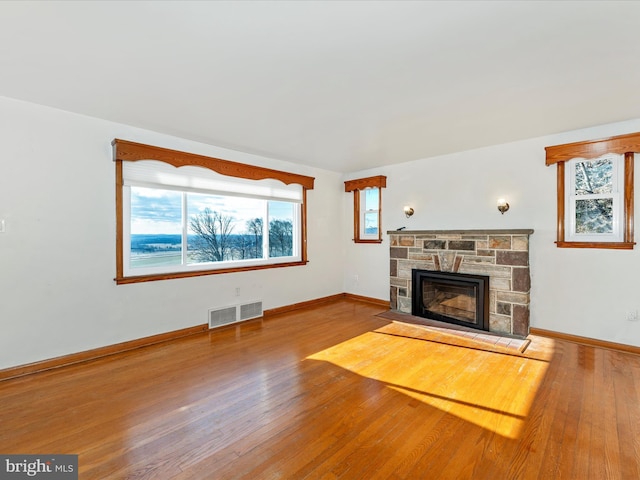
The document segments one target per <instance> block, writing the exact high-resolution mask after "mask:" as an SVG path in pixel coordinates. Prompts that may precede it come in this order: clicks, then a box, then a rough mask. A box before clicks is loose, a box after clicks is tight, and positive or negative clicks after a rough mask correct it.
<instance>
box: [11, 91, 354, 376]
mask: <svg viewBox="0 0 640 480" xmlns="http://www.w3.org/2000/svg"><path fill="white" fill-rule="evenodd" d="M114 138H121V139H126V140H131V141H135V142H140V143H147V144H152V145H157V146H161V147H166V148H172V149H178V150H184V151H188V152H193V153H199V154H203V155H209V156H214V157H219V158H224V159H228V160H232V161H238V162H243V163H248V164H252V165H259V166H266V167H269V168H275V169H279V170H287V171H292V172H294V173H299V174H303V175H309V176H314V177H315V178H316V182H315V188H314V190H311V191H309V192H308V217H309V221H308V239H309V241H308V244H309V246H308V254H309V255H308V256H309V260H310V261H309V264H308V265H307V266H301V267H291V268H275V269H269V270H260V271H255V272H242V273H234V274H226V275H210V276H204V277H197V278H187V279H176V280H165V281H156V282H148V283H140V284H132V285H120V286H117V285H116V284H115V282H114V281H113V278H114V277H115V200H114V199H115V166H114V164H113V162H112V151H111V141H112V140H113V139H114ZM0 145H1V147H0V152H2V153H1V155H2V158H1V160H0V162H2V168H1V170H0V219H4V220H5V229H6V231H5V233H0V330H1V333H0V369H2V368H7V367H11V366H16V365H22V364H26V363H30V362H35V361H38V360H43V359H48V358H53V357H57V356H61V355H66V354H70V353H74V352H80V351H84V350H88V349H92V348H97V347H101V346H105V345H110V344H114V343H119V342H123V341H127V340H132V339H136V338H141V337H145V336H150V335H155V334H158V333H163V332H168V331H172V330H177V329H181V328H186V327H190V326H194V325H200V324H204V323H206V321H207V310H208V309H209V308H211V307H216V306H225V305H231V304H235V303H240V302H246V301H250V300H256V299H261V300H263V301H264V308H265V309H269V308H274V307H279V306H284V305H290V304H294V303H298V302H302V301H305V300H311V299H315V298H319V297H324V296H328V295H333V294H336V293H341V292H342V291H343V285H342V276H343V270H342V264H343V262H342V256H343V254H344V242H343V241H342V239H341V238H342V232H341V228H342V225H343V223H344V222H343V219H342V214H343V209H342V197H341V195H340V192H341V190H342V189H343V184H342V181H341V177H340V175H339V174H337V173H334V172H329V171H324V170H318V169H312V168H307V167H302V166H299V165H293V164H290V163H286V162H281V161H277V160H273V159H268V158H264V157H259V156H255V155H249V154H244V153H239V152H234V151H230V150H225V149H222V148H215V147H212V146H209V145H204V144H199V143H195V142H190V141H187V140H183V139H179V138H175V137H169V136H166V135H161V134H158V133H154V132H150V131H145V130H141V129H137V128H133V127H129V126H126V125H120V124H116V123H111V122H107V121H103V120H99V119H95V118H90V117H85V116H81V115H75V114H71V113H67V112H63V111H60V110H55V109H51V108H46V107H42V106H39V105H34V104H30V103H25V102H19V101H15V100H11V99H7V98H1V97H0ZM336 234H337V235H336ZM237 287H239V288H240V292H241V294H240V296H239V297H236V296H235V289H236V288H237Z"/></svg>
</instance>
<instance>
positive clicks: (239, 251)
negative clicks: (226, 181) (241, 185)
mask: <svg viewBox="0 0 640 480" xmlns="http://www.w3.org/2000/svg"><path fill="white" fill-rule="evenodd" d="M264 209H265V201H264V200H257V199H251V198H242V197H226V196H222V195H202V194H192V193H190V194H187V215H188V221H189V224H188V232H189V243H188V247H187V251H188V255H187V263H190V264H192V263H205V262H223V261H231V260H245V259H249V258H262V222H263V220H262V219H263V216H264Z"/></svg>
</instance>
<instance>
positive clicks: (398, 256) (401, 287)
mask: <svg viewBox="0 0 640 480" xmlns="http://www.w3.org/2000/svg"><path fill="white" fill-rule="evenodd" d="M387 234H388V235H389V238H390V258H391V260H390V277H391V278H390V286H391V292H390V296H391V298H390V300H391V310H395V311H399V312H403V313H408V314H411V313H412V271H413V270H416V269H418V270H430V271H435V272H453V273H462V274H471V275H484V276H488V277H489V322H488V323H489V324H488V330H489V331H490V332H495V333H501V334H508V335H515V336H518V337H525V336H527V335H528V334H529V303H530V296H529V291H530V287H531V277H530V272H529V236H530V235H531V234H533V230H416V231H396V230H392V231H389V232H387Z"/></svg>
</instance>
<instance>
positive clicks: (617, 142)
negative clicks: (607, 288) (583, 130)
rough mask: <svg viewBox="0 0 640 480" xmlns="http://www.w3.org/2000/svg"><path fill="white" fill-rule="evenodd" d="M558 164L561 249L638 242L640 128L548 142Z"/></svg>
mask: <svg viewBox="0 0 640 480" xmlns="http://www.w3.org/2000/svg"><path fill="white" fill-rule="evenodd" d="M545 150H546V164H547V165H556V167H557V182H556V183H557V188H558V193H557V205H558V210H557V222H556V225H557V229H558V235H557V241H556V245H557V246H558V247H560V248H608V249H623V250H630V249H632V248H633V247H634V245H635V242H634V241H633V216H634V214H633V208H634V193H633V183H634V181H633V163H634V159H635V153H636V152H638V151H640V133H632V134H628V135H619V136H617V137H610V138H605V139H601V140H589V141H584V142H576V143H567V144H564V145H554V146H551V147H546V148H545Z"/></svg>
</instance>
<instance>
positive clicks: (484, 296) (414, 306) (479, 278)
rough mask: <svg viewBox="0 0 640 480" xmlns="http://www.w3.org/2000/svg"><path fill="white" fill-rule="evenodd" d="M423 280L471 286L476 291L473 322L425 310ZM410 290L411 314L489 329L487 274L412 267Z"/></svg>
mask: <svg viewBox="0 0 640 480" xmlns="http://www.w3.org/2000/svg"><path fill="white" fill-rule="evenodd" d="M424 280H427V281H429V280H431V281H433V282H436V283H441V284H444V285H451V286H456V287H467V288H468V287H473V288H474V291H475V292H476V311H475V323H473V322H470V321H469V322H467V321H464V320H459V319H457V318H454V317H450V316H448V315H443V314H440V313H436V312H432V311H430V310H427V309H426V308H425V307H424V305H423V302H422V292H423V286H422V284H423V281H424ZM411 290H412V291H411V314H412V315H415V316H418V317H423V318H429V319H432V320H438V321H441V322H447V323H452V324H455V325H461V326H464V327H470V328H475V329H478V330H484V331H487V332H488V331H489V276H487V275H472V274H467V273H457V272H441V271H434V270H421V269H415V268H414V269H412V270H411Z"/></svg>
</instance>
